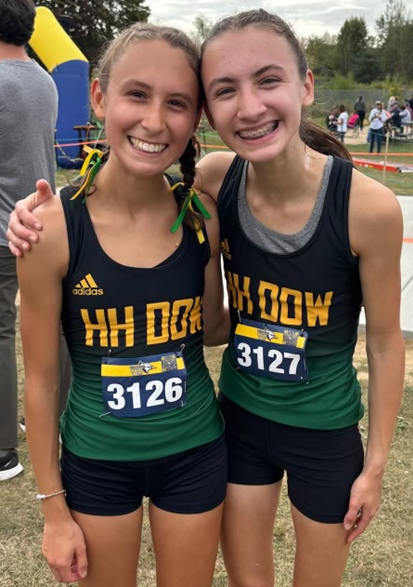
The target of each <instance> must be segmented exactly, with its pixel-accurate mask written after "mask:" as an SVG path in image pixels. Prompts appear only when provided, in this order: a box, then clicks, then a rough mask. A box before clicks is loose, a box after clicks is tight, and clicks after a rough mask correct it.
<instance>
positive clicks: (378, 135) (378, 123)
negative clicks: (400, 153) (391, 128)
mask: <svg viewBox="0 0 413 587" xmlns="http://www.w3.org/2000/svg"><path fill="white" fill-rule="evenodd" d="M386 121H387V115H386V113H385V111H384V110H383V104H382V102H381V101H380V100H376V106H375V108H373V109H372V111H371V112H370V114H369V122H370V148H369V153H373V150H374V143H375V142H376V143H377V153H380V151H381V143H382V141H383V137H384V130H383V129H384V124H385V122H386Z"/></svg>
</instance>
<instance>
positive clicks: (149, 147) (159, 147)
mask: <svg viewBox="0 0 413 587" xmlns="http://www.w3.org/2000/svg"><path fill="white" fill-rule="evenodd" d="M130 142H131V143H132V145H133V146H134V147H135V148H136V149H141V151H145V152H146V153H162V151H164V150H165V149H166V145H165V144H162V143H159V144H156V143H145V142H144V141H141V140H139V139H134V138H133V137H130Z"/></svg>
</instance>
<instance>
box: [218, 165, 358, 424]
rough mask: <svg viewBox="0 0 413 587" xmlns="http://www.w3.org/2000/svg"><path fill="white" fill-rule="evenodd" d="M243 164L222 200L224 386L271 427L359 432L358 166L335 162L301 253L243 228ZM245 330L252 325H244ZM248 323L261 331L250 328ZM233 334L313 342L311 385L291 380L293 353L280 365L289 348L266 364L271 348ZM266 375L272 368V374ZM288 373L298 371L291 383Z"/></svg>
mask: <svg viewBox="0 0 413 587" xmlns="http://www.w3.org/2000/svg"><path fill="white" fill-rule="evenodd" d="M244 164H245V161H244V160H242V159H240V158H239V157H236V158H235V159H234V161H233V163H232V165H231V167H230V169H229V170H228V173H227V175H226V177H225V180H224V183H223V185H222V187H221V190H220V193H219V196H218V211H219V217H220V232H221V235H220V240H221V251H222V254H223V259H224V268H225V277H226V281H227V289H228V299H229V306H230V313H231V336H230V344H229V346H228V349H227V350H226V351H225V353H224V358H223V364H222V370H221V377H220V382H219V386H220V389H221V391H222V393H223V394H224V395H226V396H227V397H228V398H230V399H231V400H232V401H234V402H235V403H237V404H239V405H240V406H241V407H243V408H244V409H246V410H249V411H250V412H252V413H254V414H257V415H259V416H262V417H264V418H267V419H269V420H272V421H274V422H279V423H282V424H287V425H291V426H298V427H304V428H313V429H338V428H343V427H345V426H349V425H352V424H354V423H356V422H357V421H358V420H359V419H360V418H361V417H362V415H363V406H362V404H361V393H360V385H359V383H358V381H357V374H356V371H355V369H354V367H353V362H352V359H353V353H354V347H355V344H356V340H357V327H358V319H359V313H360V308H361V304H362V295H361V285H360V277H359V269H358V261H357V259H356V258H355V257H354V256H353V254H352V251H351V248H350V242H349V233H348V214H349V195H350V187H351V176H352V165H351V163H349V162H346V161H344V160H341V159H338V158H335V159H334V162H333V166H332V169H331V173H330V178H329V182H328V186H327V190H326V194H325V201H324V205H323V209H322V212H321V216H320V219H319V221H318V224H317V226H316V228H315V230H314V232H313V234H312V236H311V237H310V238H309V240H308V242H307V243H306V244H304V245H303V246H302V247H301V248H299V249H298V250H295V251H294V252H291V253H285V254H277V253H273V252H269V251H267V250H264V249H263V248H261V247H260V246H258V245H257V244H255V243H254V242H252V240H251V239H250V238H249V237H248V236H247V235H246V234H245V232H244V230H243V228H242V226H241V224H240V219H239V212H238V190H239V186H240V181H241V176H242V172H243V168H244ZM240 323H241V324H245V326H243V327H242V328H240V327H239V326H238V324H240ZM250 323H253V324H255V325H256V323H259V324H258V326H260V328H258V329H255V330H254V329H253V330H251V328H250V327H249V326H248V325H249V324H250ZM236 329H237V332H239V331H240V330H242V331H245V332H247V331H251V332H252V331H254V333H255V334H254V336H255V338H256V339H257V340H258V339H259V338H260V336H261V335H264V338H265V333H266V332H267V333H269V336H270V337H271V338H272V339H274V340H273V341H272V342H274V341H276V337H279V340H280V342H279V344H280V345H283V344H286V345H288V344H290V343H291V340H293V341H294V343H293V344H298V343H297V340H298V339H297V337H302V340H304V337H307V336H308V338H306V347H305V361H306V367H307V375H308V378H306V377H302V378H301V380H300V379H299V378H298V376H297V377H295V379H294V373H295V372H294V368H296V365H295V364H294V361H295V358H294V357H296V355H295V354H294V353H293V354H291V353H290V354H289V355H288V358H289V360H285V361H284V363H285V364H284V365H280V361H281V358H283V354H282V350H283V348H282V346H278V347H277V346H274V347H273V349H277V348H278V349H280V350H271V351H269V354H270V355H271V357H272V359H271V361H269V358H268V357H266V356H264V354H263V348H266V346H268V345H270V343H269V342H268V341H267V342H265V344H264V343H257V341H255V342H254V341H252V344H251V345H250V346H249V345H248V341H249V340H250V341H251V340H252V339H245V338H241V339H240V338H239V337H235V336H234V333H235V330H236ZM273 330H278V333H277V334H274V332H273ZM294 337H296V338H294ZM240 340H241V342H239V341H240ZM289 341H290V342H289ZM267 343H268V344H267ZM260 345H261V347H262V348H259V346H260ZM240 353H241V355H240ZM242 353H243V354H242ZM271 353H272V354H271ZM297 356H299V355H297ZM264 359H265V360H266V361H267V363H265V361H264ZM258 362H260V364H258ZM251 365H252V366H251ZM254 366H255V370H254V369H253V367H254ZM260 369H262V371H260ZM265 369H267V371H265ZM268 369H269V370H272V371H273V372H272V373H271V376H270V377H269V376H266V375H267V374H268ZM288 369H290V371H289V372H288V373H293V375H291V377H290V380H286V379H287V377H288V376H286V375H285V373H286V372H287V371H288ZM274 372H276V373H274ZM258 373H259V374H258ZM278 373H281V375H279V374H278Z"/></svg>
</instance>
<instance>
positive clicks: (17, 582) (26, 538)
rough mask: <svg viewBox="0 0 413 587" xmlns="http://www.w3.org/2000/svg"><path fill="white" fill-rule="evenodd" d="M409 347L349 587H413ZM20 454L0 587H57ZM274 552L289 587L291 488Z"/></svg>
mask: <svg viewBox="0 0 413 587" xmlns="http://www.w3.org/2000/svg"><path fill="white" fill-rule="evenodd" d="M17 344H18V357H19V361H18V372H19V390H20V401H21V393H22V388H23V381H24V373H23V364H22V359H21V345H20V340H19V339H18V343H17ZM406 344H407V350H408V352H407V369H406V385H405V396H404V401H403V406H402V410H401V413H400V416H399V419H398V422H397V429H396V433H395V438H394V442H393V447H392V451H391V454H390V458H389V463H388V467H387V472H386V475H385V478H384V488H383V501H382V507H381V510H380V512H379V514H378V516H377V518H376V520H375V521H374V522H373V523H372V525H371V526H370V528H369V529H368V530H367V531H366V533H365V534H364V535H363V536H361V537H360V538H359V539H358V540H357V541H356V543H355V544H354V546H353V548H352V550H351V555H350V559H349V563H348V566H347V570H346V573H345V578H344V581H343V587H411V585H412V544H413V483H412V474H413V448H412V447H413V340H409V341H407V342H406ZM364 345H365V341H364V337H363V335H361V337H360V341H359V343H358V345H357V350H356V355H355V361H356V365H357V368H358V371H359V377H360V381H361V383H362V386H363V390H364V397H365V393H366V386H367V361H366V356H365V351H364ZM221 354H222V347H221V348H217V349H207V350H206V357H207V362H208V365H209V368H210V371H211V375H212V376H213V378H214V380H215V381H216V380H217V376H218V373H219V366H220V361H221ZM20 409H21V404H20ZM20 413H22V412H20ZM361 431H362V436H363V438H364V439H365V438H366V421H365V420H363V421H362V422H361ZM19 451H20V457H21V460H22V463H23V465H24V467H25V470H24V473H23V474H21V475H20V476H18V477H16V478H14V479H12V480H10V481H7V482H2V483H1V486H0V587H51V586H52V585H54V584H55V582H54V579H53V578H52V575H51V573H50V571H49V569H48V567H47V565H46V563H45V561H44V560H43V559H42V556H41V554H40V544H41V534H42V519H41V517H40V514H39V504H38V503H37V501H36V500H35V499H34V495H35V493H36V488H35V484H34V479H33V473H32V471H31V468H30V463H29V458H28V453H27V446H26V441H25V438H24V437H22V438H21V442H20V448H19ZM273 544H274V560H275V565H276V571H277V586H278V587H289V586H290V585H291V576H292V567H293V559H294V538H293V532H292V526H291V522H290V517H289V511H288V500H287V498H286V493H285V487H284V493H283V499H282V503H281V507H280V511H279V515H278V520H277V524H276V527H275V530H274V542H273ZM225 577H226V575H225V569H224V566H223V561H222V558H221V557H220V556H219V557H218V560H217V565H216V572H215V577H214V583H213V585H214V587H224V586H225V585H226V578H225ZM139 585H140V587H155V585H156V582H155V572H154V556H153V551H152V547H151V541H150V532H149V527H148V523H147V521H146V523H145V525H144V538H143V545H142V551H141V561H140V571H139ZM119 587H122V586H121V585H119ZM193 587H196V586H195V585H194V586H193Z"/></svg>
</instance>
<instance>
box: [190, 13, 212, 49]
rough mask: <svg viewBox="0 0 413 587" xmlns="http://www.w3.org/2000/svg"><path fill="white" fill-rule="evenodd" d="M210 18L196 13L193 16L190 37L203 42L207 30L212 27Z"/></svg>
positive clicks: (207, 32)
mask: <svg viewBox="0 0 413 587" xmlns="http://www.w3.org/2000/svg"><path fill="white" fill-rule="evenodd" d="M212 24H213V23H212V20H210V19H209V18H207V17H206V16H202V15H198V16H196V17H195V18H194V27H195V30H194V31H193V32H192V37H193V38H194V39H195V40H196V41H198V43H203V42H204V41H205V39H206V38H207V36H208V35H209V32H210V30H211V28H212Z"/></svg>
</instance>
